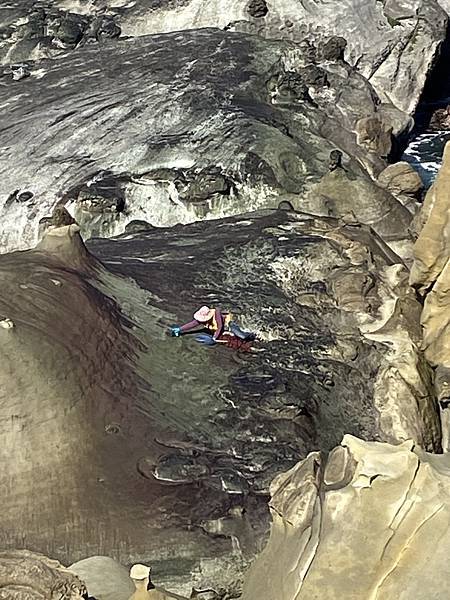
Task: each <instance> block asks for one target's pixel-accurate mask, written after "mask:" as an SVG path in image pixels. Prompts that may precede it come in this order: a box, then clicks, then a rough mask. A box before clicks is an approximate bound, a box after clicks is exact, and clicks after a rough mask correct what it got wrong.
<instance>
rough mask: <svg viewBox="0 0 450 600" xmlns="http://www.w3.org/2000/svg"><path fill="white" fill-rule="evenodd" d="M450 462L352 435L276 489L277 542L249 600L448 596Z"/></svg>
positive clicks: (256, 571)
mask: <svg viewBox="0 0 450 600" xmlns="http://www.w3.org/2000/svg"><path fill="white" fill-rule="evenodd" d="M449 473H450V461H449V457H448V455H431V454H427V453H425V452H423V451H422V450H421V449H419V448H417V447H415V446H414V444H413V443H412V442H404V443H403V444H401V445H399V446H389V445H388V444H380V443H367V442H363V441H361V440H359V439H357V438H355V437H353V436H348V435H347V436H345V437H344V439H343V441H342V443H341V445H340V446H337V447H336V448H335V449H334V450H333V451H332V452H331V453H330V455H329V456H328V458H325V457H322V456H321V455H320V454H319V453H312V454H310V455H309V456H308V458H307V459H306V460H304V461H302V462H301V463H299V464H298V465H296V466H295V467H294V468H293V469H291V470H290V471H288V472H287V473H285V474H282V475H279V476H278V477H277V478H276V479H275V480H274V482H273V483H272V486H271V496H272V499H271V501H270V509H271V515H272V529H271V534H270V539H269V542H268V544H267V546H266V548H265V549H264V551H263V552H262V554H261V555H260V556H259V557H258V559H257V560H256V562H255V563H254V565H253V566H252V568H251V570H250V573H249V576H248V579H247V581H246V585H245V589H244V594H243V600H294V599H295V600H302V599H308V600H316V599H317V600H319V599H320V600H321V599H323V598H327V600H334V599H336V600H338V599H341V598H348V599H349V600H350V599H351V600H378V599H380V600H381V599H382V600H397V599H405V600H406V599H409V598H416V599H418V600H419V599H423V600H429V599H430V598H445V597H446V596H447V595H448V594H449V593H450V580H449V578H448V576H446V564H447V547H448V543H449V539H448V537H449V528H448V521H449V518H450V503H449V497H450V496H449V493H450V478H449Z"/></svg>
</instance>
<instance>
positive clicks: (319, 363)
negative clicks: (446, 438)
mask: <svg viewBox="0 0 450 600" xmlns="http://www.w3.org/2000/svg"><path fill="white" fill-rule="evenodd" d="M89 250H90V251H91V252H92V253H93V254H94V255H95V256H96V257H97V259H94V258H93V257H92V256H91V255H90V254H89V253H88V252H87V251H86V249H85V247H84V246H83V244H82V242H81V239H80V237H79V234H78V231H77V226H76V225H74V224H71V225H67V226H64V227H62V228H55V229H51V230H49V232H48V233H47V235H46V236H45V238H44V240H43V242H42V243H41V244H40V245H39V247H38V248H37V249H36V250H33V251H26V252H17V253H12V254H6V255H2V256H1V257H0V278H1V291H0V314H1V316H2V317H4V319H9V320H10V321H11V322H12V323H13V327H12V328H5V329H0V337H1V344H0V347H1V361H0V383H1V386H0V389H1V397H2V400H4V402H3V404H2V406H3V407H4V408H3V409H2V410H3V411H4V412H2V413H1V417H2V418H1V419H0V423H1V424H2V425H1V431H0V433H1V436H2V440H3V443H2V446H1V448H0V460H1V463H2V465H4V468H3V469H2V471H1V473H0V487H1V489H2V511H1V514H0V530H1V531H2V537H1V544H2V545H3V546H4V547H16V546H17V545H18V543H25V544H27V545H29V546H31V547H39V548H40V549H42V551H45V552H46V553H47V554H49V555H52V556H56V557H57V558H59V559H62V560H68V559H70V558H71V559H78V558H82V557H83V556H85V555H86V554H88V553H89V548H98V549H100V550H101V552H102V553H103V554H106V555H111V556H112V557H114V558H117V559H119V560H121V561H122V562H124V563H127V562H129V557H130V556H133V557H134V558H136V559H139V558H140V557H141V558H144V557H145V560H148V561H149V562H151V563H154V564H155V577H156V579H157V581H158V582H159V583H160V584H161V585H162V587H165V588H167V589H170V590H174V591H175V592H178V593H181V594H183V595H189V593H190V590H191V587H190V586H191V585H194V586H195V587H200V588H201V587H210V586H211V585H212V584H213V585H215V586H219V588H220V587H222V588H223V589H226V588H227V586H229V585H231V583H233V582H231V581H230V577H232V578H233V581H234V584H235V583H236V582H238V581H239V577H240V576H239V573H240V571H242V568H243V566H244V565H245V564H246V563H247V561H248V560H250V559H251V558H252V557H253V556H254V554H255V552H256V551H257V548H258V544H259V543H260V542H259V540H261V539H263V538H264V531H265V528H266V516H265V514H266V513H265V508H264V507H265V501H264V494H266V493H267V492H268V489H269V484H270V482H271V481H272V479H273V477H274V476H275V475H276V474H277V473H279V472H280V471H284V470H286V469H288V468H290V467H291V466H292V465H293V464H295V463H296V462H297V461H298V460H299V459H300V458H302V457H304V456H306V455H307V454H308V452H310V451H311V450H315V449H323V450H325V451H329V450H331V449H332V448H333V447H334V446H335V445H336V444H337V443H339V440H340V439H341V438H342V436H343V435H344V434H345V433H347V432H350V433H352V434H354V435H358V436H360V437H363V438H365V439H378V440H386V441H390V442H394V443H398V442H400V441H402V440H405V439H408V438H413V439H414V440H415V441H416V443H417V444H419V445H421V446H423V447H425V448H427V449H430V450H439V449H440V423H439V419H438V415H437V412H436V410H435V406H434V399H433V396H432V393H431V386H430V382H429V373H428V371H427V367H426V365H425V364H424V363H423V360H422V358H421V355H420V353H419V352H418V340H419V333H420V332H419V331H418V330H415V329H414V327H415V326H416V328H417V323H418V314H419V312H420V305H419V303H418V302H417V301H416V300H415V298H414V295H413V293H412V291H411V290H410V289H409V288H408V285H407V273H406V271H405V269H404V267H403V266H402V265H401V263H399V258H398V257H397V256H396V255H395V254H394V253H393V252H392V251H391V250H390V249H389V247H388V246H386V244H384V242H383V241H382V240H381V239H380V238H379V237H378V236H377V235H376V234H375V233H374V232H373V231H372V230H370V229H369V228H368V227H364V226H360V225H358V224H355V223H347V224H345V223H343V222H341V221H339V220H336V219H331V218H317V217H313V216H310V215H305V214H298V213H295V212H293V211H291V210H288V211H286V210H271V211H264V212H259V213H248V214H245V215H239V216H236V217H233V218H229V219H226V220H221V221H205V222H199V223H195V224H191V225H186V226H178V227H174V228H170V229H164V228H153V229H152V230H150V231H139V232H136V233H127V234H125V235H124V236H122V237H119V238H116V239H114V240H111V241H109V240H100V239H99V240H92V241H91V242H90V244H89ZM205 257H207V260H206V261H205ZM99 261H101V263H100V262H99ZM102 263H103V265H106V266H107V267H108V269H110V270H111V271H113V272H114V273H115V274H114V275H113V274H112V273H111V272H109V271H107V270H106V269H105V267H104V266H103V265H102ZM168 274H169V275H170V276H168ZM123 276H125V278H124V277H123ZM129 277H131V278H133V279H134V281H135V282H137V283H138V284H139V286H140V288H141V289H139V288H138V287H137V285H136V283H133V282H131V281H130V280H129V279H127V278H129ZM204 302H211V303H214V304H215V303H220V304H221V305H222V306H224V307H227V308H229V309H231V310H232V312H234V313H235V314H237V316H238V320H239V321H240V322H241V324H242V326H243V327H246V328H248V329H251V330H254V331H255V332H256V333H257V335H258V337H259V341H258V342H257V344H256V346H255V350H254V352H252V353H251V354H247V355H242V356H241V355H239V354H235V353H234V352H233V351H231V350H229V349H227V348H215V349H214V350H207V349H205V348H203V347H202V346H200V345H198V344H196V342H195V340H193V339H192V337H191V336H185V337H183V338H182V339H181V340H179V339H173V338H169V337H166V331H167V329H168V327H169V325H171V324H173V323H176V322H180V321H187V320H189V319H190V318H191V315H192V312H193V311H194V309H195V308H196V307H197V306H198V305H200V304H203V303H204ZM414 324H416V325H414ZM11 407H13V408H11ZM231 424H232V426H231ZM118 482H120V485H118ZM200 499H201V500H200ZM150 507H151V508H150ZM37 516H38V517H37ZM205 532H206V533H207V535H205ZM149 539H151V540H152V544H151V547H150V548H149V546H148V540H149ZM232 540H233V541H232ZM92 553H93V552H92ZM187 558H189V560H186V559H187ZM158 565H159V567H158ZM217 573H221V574H222V575H221V576H220V577H219V581H217V580H214V577H215V576H216V575H217Z"/></svg>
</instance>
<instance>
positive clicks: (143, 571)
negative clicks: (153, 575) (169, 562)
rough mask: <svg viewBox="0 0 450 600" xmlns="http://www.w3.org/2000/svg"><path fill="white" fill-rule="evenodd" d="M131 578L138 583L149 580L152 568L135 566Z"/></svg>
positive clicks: (132, 568) (131, 570) (131, 571)
mask: <svg viewBox="0 0 450 600" xmlns="http://www.w3.org/2000/svg"><path fill="white" fill-rule="evenodd" d="M130 577H131V579H136V580H137V581H140V580H142V579H147V577H150V567H147V566H146V565H141V564H137V565H133V566H132V567H131V569H130Z"/></svg>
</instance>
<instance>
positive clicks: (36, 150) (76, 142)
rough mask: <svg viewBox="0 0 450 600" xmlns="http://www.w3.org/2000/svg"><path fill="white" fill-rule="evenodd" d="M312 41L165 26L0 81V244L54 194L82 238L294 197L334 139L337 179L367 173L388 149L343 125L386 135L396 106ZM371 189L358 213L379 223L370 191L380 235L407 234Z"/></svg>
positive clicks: (397, 119) (399, 120)
mask: <svg viewBox="0 0 450 600" xmlns="http://www.w3.org/2000/svg"><path fill="white" fill-rule="evenodd" d="M330 39H331V38H330ZM330 39H328V42H330ZM328 42H326V43H328ZM326 43H325V46H324V45H323V43H322V42H321V44H322V45H321V46H318V47H315V46H311V45H306V46H298V45H296V44H293V43H292V42H290V41H282V40H264V39H262V38H260V37H257V36H251V35H247V34H245V33H238V32H234V33H233V32H223V31H220V30H212V29H203V30H197V31H187V32H176V33H170V34H165V35H158V36H145V37H141V38H137V39H129V40H118V41H116V42H111V43H107V44H104V45H103V46H102V48H101V50H100V49H99V48H98V47H97V46H96V45H93V46H90V45H88V46H82V47H79V48H77V49H75V50H74V51H72V52H70V53H67V54H66V55H64V56H61V57H59V58H56V59H54V60H47V61H43V62H39V63H36V64H35V65H34V67H33V68H32V70H31V76H30V77H29V78H27V79H26V80H24V81H21V82H12V80H11V81H10V80H2V82H1V85H0V102H1V103H2V104H4V106H5V113H4V114H5V115H6V114H7V119H6V117H3V120H2V123H1V124H0V125H1V127H2V129H3V133H2V149H1V150H2V152H1V156H0V174H1V176H2V179H3V182H4V184H3V186H2V191H1V192H0V218H1V219H2V223H4V225H5V226H4V227H3V228H2V230H1V233H0V247H1V248H2V249H3V251H6V250H7V249H14V248H18V247H21V248H23V247H26V246H30V245H33V244H34V243H35V241H36V237H37V233H38V223H39V222H41V224H43V225H45V219H46V218H48V217H49V215H50V213H51V211H52V209H53V207H54V206H55V205H57V204H58V205H64V204H65V205H66V207H67V208H68V209H69V211H70V212H71V213H72V215H73V216H74V217H75V218H76V220H77V222H78V223H79V224H80V226H81V227H82V231H83V232H84V233H85V234H86V235H88V236H89V235H93V236H110V235H113V234H115V233H122V232H123V231H124V228H125V226H126V224H127V223H128V222H130V221H132V220H144V221H148V222H150V223H151V224H153V225H159V226H161V225H164V226H167V225H173V224H175V223H179V222H190V221H194V220H197V219H202V218H211V217H221V216H227V215H230V214H236V213H239V212H242V211H245V210H251V209H254V208H258V207H275V206H277V204H278V202H279V199H278V198H279V196H280V194H286V193H289V194H293V195H294V196H295V197H296V204H297V207H298V208H302V202H303V199H304V195H305V193H306V192H307V191H308V189H309V188H310V187H311V185H312V184H313V183H314V182H315V181H318V180H319V179H320V177H321V176H323V175H324V174H325V173H326V172H327V161H328V157H329V155H330V152H332V151H333V150H335V149H336V148H339V149H340V150H341V151H342V152H344V154H345V157H344V161H343V162H344V163H345V166H346V169H347V171H348V172H349V175H350V177H359V178H361V177H362V178H366V179H369V180H370V176H372V175H373V176H375V175H376V174H378V173H379V172H380V171H381V170H382V169H383V168H384V167H385V166H386V163H385V161H384V160H383V156H385V154H386V151H387V147H385V144H384V143H382V144H381V146H380V147H378V146H376V147H374V151H373V152H372V153H370V154H368V153H367V149H366V147H365V146H364V144H362V145H361V143H358V139H359V138H358V139H357V135H356V133H355V128H356V124H357V123H358V122H361V120H364V119H366V120H367V119H369V120H370V119H372V121H374V122H376V123H378V124H379V126H380V127H382V128H384V129H383V131H384V130H386V131H387V132H390V131H391V130H393V129H394V130H395V132H396V133H398V132H399V131H402V130H403V131H404V130H405V129H408V127H409V126H410V122H409V117H408V116H407V115H406V114H404V113H402V112H400V111H399V110H398V109H397V108H395V107H394V106H393V105H392V104H391V103H389V102H387V103H380V99H379V98H378V97H377V95H376V93H375V92H374V90H373V88H372V86H371V85H370V83H369V82H368V81H367V80H366V79H365V78H364V77H363V76H362V75H360V74H359V73H358V72H357V71H355V69H353V68H352V67H351V66H350V65H349V64H347V63H345V62H343V61H341V60H338V59H337V58H336V59H333V60H329V58H328V57H327V59H325V58H324V57H323V56H321V52H319V50H321V49H322V50H324V49H325V50H326V48H327V46H326ZM327 56H328V55H327ZM19 83H20V87H13V86H17V85H19ZM37 98H38V99H39V100H38V101H37ZM6 108H7V110H6ZM30 123H32V125H31V126H30ZM389 135H390V133H389ZM369 174H371V175H369ZM372 186H374V187H375V188H376V189H375V192H374V194H372V195H370V196H369V197H368V199H363V198H361V199H358V201H361V203H365V205H366V206H367V205H368V207H369V208H368V210H367V209H365V210H364V211H360V217H361V218H360V220H361V222H366V223H368V224H373V226H374V227H375V228H377V224H376V223H375V222H374V219H373V218H372V215H371V213H372V212H374V211H378V210H379V209H378V206H379V199H378V197H377V196H379V195H380V194H382V195H383V198H384V204H386V203H387V205H388V207H384V212H387V211H388V212H389V213H392V214H393V215H394V214H395V215H396V216H395V217H394V218H390V219H389V223H391V227H392V228H393V229H394V231H392V232H391V233H392V236H393V237H396V236H397V237H398V235H399V234H400V235H401V236H403V237H405V236H407V231H406V230H407V227H403V226H402V223H403V221H404V220H405V219H407V220H408V219H410V215H409V213H408V211H406V210H405V209H404V207H403V206H402V205H401V203H400V202H398V201H397V199H396V198H394V197H393V196H391V195H390V194H389V193H387V192H385V191H384V190H381V191H379V190H378V192H377V191H376V190H377V189H378V188H377V186H376V184H375V183H373V182H372ZM25 192H26V193H27V195H26V196H25V195H24V193H25ZM345 192H346V194H347V195H350V194H353V193H354V190H352V189H351V187H348V188H346V190H345ZM318 209H320V207H318ZM303 210H304V209H303ZM307 210H308V212H314V207H308V209H307ZM318 214H321V213H320V210H319V212H318ZM396 223H399V224H400V225H396ZM395 228H397V230H395ZM41 229H42V227H41ZM399 232H400V233H399Z"/></svg>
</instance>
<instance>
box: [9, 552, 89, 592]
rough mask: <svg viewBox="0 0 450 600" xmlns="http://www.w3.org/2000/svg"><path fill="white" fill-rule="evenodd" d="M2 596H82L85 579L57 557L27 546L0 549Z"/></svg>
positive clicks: (84, 590)
mask: <svg viewBox="0 0 450 600" xmlns="http://www.w3.org/2000/svg"><path fill="white" fill-rule="evenodd" d="M0 598H1V600H47V599H51V600H53V599H56V598H57V599H58V600H82V599H83V598H87V594H86V587H85V585H84V583H83V582H82V581H81V580H80V579H79V578H78V577H76V576H75V575H74V574H73V573H71V572H70V571H69V570H68V569H66V568H64V567H63V566H62V565H61V564H60V563H59V562H57V561H56V560H50V559H48V558H47V557H46V556H43V555H41V554H36V553H34V552H29V551H27V550H9V551H2V552H0Z"/></svg>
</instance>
